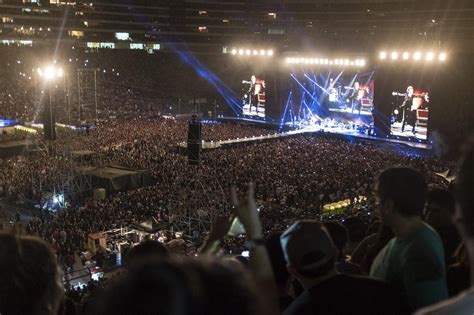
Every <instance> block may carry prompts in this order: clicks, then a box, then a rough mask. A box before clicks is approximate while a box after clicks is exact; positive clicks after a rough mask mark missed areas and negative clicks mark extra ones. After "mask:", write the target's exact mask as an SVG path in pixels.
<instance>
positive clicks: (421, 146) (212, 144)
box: [178, 125, 432, 150]
mask: <svg viewBox="0 0 474 315" xmlns="http://www.w3.org/2000/svg"><path fill="white" fill-rule="evenodd" d="M316 132H324V133H328V134H334V135H341V136H348V137H352V138H356V139H359V140H367V141H374V142H380V143H391V144H397V145H404V146H407V147H409V148H413V149H416V150H431V148H432V146H431V145H430V144H427V143H423V142H413V141H407V140H403V139H390V138H380V137H376V136H371V135H367V134H363V133H360V132H359V131H357V130H353V129H345V128H340V127H322V126H319V125H312V126H306V127H303V128H299V129H295V130H291V131H285V132H267V133H266V134H262V135H261V136H256V137H250V138H249V137H244V138H237V139H228V140H222V141H204V140H203V141H202V146H201V148H202V149H203V150H206V149H215V148H220V147H222V146H225V145H231V144H238V143H247V142H254V141H263V140H270V139H278V138H284V137H289V136H294V135H298V134H306V133H308V134H310V133H316ZM262 133H265V131H264V130H262ZM178 145H179V147H181V148H186V147H187V143H186V142H181V143H179V144H178Z"/></svg>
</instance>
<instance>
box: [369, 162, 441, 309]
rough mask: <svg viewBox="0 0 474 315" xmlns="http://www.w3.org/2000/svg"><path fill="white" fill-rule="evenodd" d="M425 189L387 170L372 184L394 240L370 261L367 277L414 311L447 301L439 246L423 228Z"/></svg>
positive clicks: (406, 173) (410, 175)
mask: <svg viewBox="0 0 474 315" xmlns="http://www.w3.org/2000/svg"><path fill="white" fill-rule="evenodd" d="M427 190H428V188H427V184H426V182H425V179H424V178H423V176H422V175H421V174H420V173H418V172H417V171H415V170H413V169H410V168H402V167H399V168H390V169H387V170H385V171H383V172H382V173H381V174H380V175H379V177H378V181H377V186H376V191H375V194H376V201H377V207H378V211H379V213H380V217H381V219H382V222H383V223H384V224H385V225H387V226H388V227H390V228H391V229H392V231H393V233H394V235H395V237H394V238H392V239H391V240H390V241H389V242H388V244H387V245H386V246H385V247H384V248H383V249H382V250H381V251H380V253H379V254H378V255H377V257H375V260H374V262H373V265H372V268H371V270H370V275H371V276H372V277H374V278H376V279H381V280H385V281H387V282H388V283H391V284H392V285H394V286H395V287H396V288H397V289H399V290H400V291H401V292H404V293H405V294H406V295H407V298H408V301H409V303H410V304H411V306H412V307H413V308H414V309H418V308H420V307H423V306H427V305H430V304H433V303H436V302H439V301H441V300H443V299H446V298H447V297H448V290H447V286H446V266H445V262H444V250H443V243H442V242H441V239H440V237H439V235H438V233H436V231H435V230H434V229H433V228H431V227H430V226H429V225H427V224H426V223H424V222H423V220H422V219H421V215H422V213H423V208H424V206H425V202H426V196H427Z"/></svg>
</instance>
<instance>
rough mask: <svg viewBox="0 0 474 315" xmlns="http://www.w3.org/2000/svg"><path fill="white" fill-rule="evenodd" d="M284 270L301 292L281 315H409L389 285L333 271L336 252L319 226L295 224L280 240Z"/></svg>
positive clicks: (327, 235) (309, 221)
mask: <svg viewBox="0 0 474 315" xmlns="http://www.w3.org/2000/svg"><path fill="white" fill-rule="evenodd" d="M280 243H281V246H282V249H283V253H284V256H285V260H286V262H287V268H288V271H289V272H290V274H292V275H293V276H294V277H295V278H296V279H297V280H298V281H299V282H300V283H301V285H302V286H303V288H304V289H305V290H304V291H303V293H302V294H301V295H300V296H298V297H297V298H296V299H295V300H294V301H293V303H291V304H290V306H288V308H287V309H286V310H285V312H284V314H409V313H410V309H409V307H408V305H407V303H406V301H405V300H404V298H403V296H402V295H401V294H400V293H399V292H398V291H396V290H394V289H393V288H392V287H391V286H390V285H388V284H386V283H384V282H382V281H378V280H375V279H370V278H367V277H356V276H350V275H345V274H340V273H338V272H337V271H336V266H335V263H336V259H337V249H336V247H335V246H334V243H333V241H332V240H331V237H330V236H329V233H328V232H327V230H326V228H325V227H324V226H323V224H322V223H320V222H317V221H312V220H302V221H297V222H296V223H294V224H293V225H292V226H290V227H289V228H288V229H287V230H286V231H285V232H284V233H283V234H282V235H281V237H280Z"/></svg>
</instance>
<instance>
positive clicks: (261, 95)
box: [242, 75, 265, 118]
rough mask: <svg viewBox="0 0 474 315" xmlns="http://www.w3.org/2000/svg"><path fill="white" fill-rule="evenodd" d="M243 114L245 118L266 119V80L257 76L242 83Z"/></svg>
mask: <svg viewBox="0 0 474 315" xmlns="http://www.w3.org/2000/svg"><path fill="white" fill-rule="evenodd" d="M242 84H243V88H242V91H243V92H244V94H243V97H242V113H243V114H244V116H252V117H260V118H265V80H264V79H261V78H258V77H257V76H256V75H252V76H251V77H250V81H246V80H243V81H242Z"/></svg>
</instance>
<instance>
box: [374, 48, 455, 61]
mask: <svg viewBox="0 0 474 315" xmlns="http://www.w3.org/2000/svg"><path fill="white" fill-rule="evenodd" d="M400 57H401V58H400ZM387 59H389V60H390V61H393V62H400V61H401V62H409V61H415V62H422V61H426V62H434V61H435V60H437V61H438V62H444V61H446V59H447V54H446V52H443V51H441V52H434V51H433V50H428V51H419V50H417V51H412V52H410V51H404V52H403V53H399V52H398V51H396V50H394V51H392V52H391V53H390V54H387V52H386V51H380V52H379V60H381V61H385V60H387Z"/></svg>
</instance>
